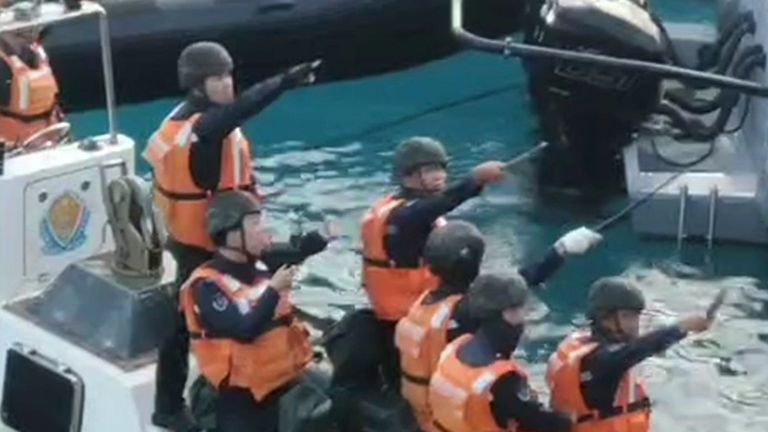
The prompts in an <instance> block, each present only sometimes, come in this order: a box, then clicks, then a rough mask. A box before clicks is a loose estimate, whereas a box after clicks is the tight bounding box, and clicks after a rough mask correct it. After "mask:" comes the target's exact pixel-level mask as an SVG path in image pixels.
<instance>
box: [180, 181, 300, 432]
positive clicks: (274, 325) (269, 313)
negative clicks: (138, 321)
mask: <svg viewBox="0 0 768 432" xmlns="http://www.w3.org/2000/svg"><path fill="white" fill-rule="evenodd" d="M262 218H263V215H262V212H261V207H260V205H259V204H258V202H257V201H256V199H255V198H254V197H253V195H252V194H248V193H245V192H240V191H234V192H224V193H221V194H218V195H216V196H215V198H214V199H213V201H212V203H211V205H210V207H209V209H208V212H207V228H208V232H209V234H210V235H211V237H212V238H213V240H214V244H215V245H216V252H215V255H214V258H213V259H212V260H211V261H209V262H207V263H206V264H204V265H202V266H201V267H199V268H198V269H197V270H195V271H194V272H193V273H192V275H191V276H190V278H189V279H188V280H187V282H186V283H185V284H184V286H183V287H182V291H181V305H182V309H183V311H184V315H185V319H186V324H187V327H188V329H189V332H190V337H191V340H192V351H193V353H194V354H195V357H196V358H197V362H198V366H199V367H200V370H201V373H202V375H203V376H204V377H205V378H206V379H207V380H208V381H209V382H210V383H211V384H212V385H213V386H214V387H216V389H218V392H219V395H218V398H217V401H216V408H215V410H216V420H217V423H218V430H219V431H222V432H227V431H233V432H234V431H254V430H260V431H265V432H269V431H277V426H278V420H279V404H278V402H279V398H280V395H281V394H282V393H283V392H284V391H285V390H287V389H289V388H290V387H291V386H292V384H293V383H295V381H296V380H297V379H298V378H299V377H300V376H301V375H302V374H303V372H304V369H305V367H306V366H307V365H308V364H309V362H310V360H311V358H312V348H311V346H310V344H309V339H308V333H307V331H306V329H305V328H304V327H303V325H302V324H301V323H300V322H298V321H297V320H296V319H295V318H294V317H293V315H292V304H291V301H290V299H289V296H288V294H289V291H290V289H291V286H292V281H293V277H294V274H295V272H296V267H281V268H280V269H279V270H277V271H276V272H275V273H274V275H271V274H270V273H269V271H268V270H266V268H265V269H264V270H259V269H258V265H257V264H258V263H259V256H260V254H261V253H262V252H264V251H266V250H267V249H268V248H269V246H270V244H271V239H270V236H269V234H268V233H267V232H266V230H265V227H264V221H263V219H262Z"/></svg>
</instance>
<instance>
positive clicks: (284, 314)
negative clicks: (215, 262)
mask: <svg viewBox="0 0 768 432" xmlns="http://www.w3.org/2000/svg"><path fill="white" fill-rule="evenodd" d="M200 279H207V280H210V281H212V282H214V283H216V285H218V287H219V288H220V289H221V292H222V293H223V294H224V295H226V296H227V298H228V299H229V301H231V302H233V303H235V304H237V305H238V307H242V308H249V307H252V306H253V305H254V304H256V303H257V302H258V301H259V298H260V296H261V295H262V294H263V293H264V290H265V289H266V288H267V286H268V283H269V280H267V279H262V280H260V281H257V282H255V283H254V284H253V285H244V284H242V283H240V282H239V281H237V279H235V278H233V277H231V276H228V275H226V274H223V273H220V272H219V271H217V270H215V269H212V268H210V267H206V266H203V267H200V268H198V269H197V270H195V271H194V272H193V273H192V275H191V276H190V278H189V279H188V280H187V282H185V283H184V286H183V287H182V290H181V299H180V300H181V308H182V310H183V312H184V316H185V320H186V324H187V329H188V330H189V333H190V338H191V344H192V352H193V353H194V354H195V358H196V359H197V363H198V367H199V368H200V371H201V373H202V375H203V376H204V377H205V378H206V379H207V380H208V381H209V382H210V383H211V384H212V385H213V386H215V387H216V388H220V387H221V385H222V383H225V382H226V384H227V385H228V386H231V387H240V388H246V389H249V390H250V391H251V393H252V394H253V397H254V398H255V399H256V400H257V401H260V400H263V399H264V398H265V397H266V396H267V395H269V394H270V393H271V392H273V391H275V390H277V389H279V388H281V387H283V386H285V385H286V384H288V383H290V382H291V381H293V380H294V379H296V378H298V377H299V376H300V375H301V373H302V371H303V370H304V368H305V366H307V364H309V362H310V360H311V359H312V347H311V346H310V344H309V334H308V332H307V329H306V328H305V327H304V326H303V324H301V323H300V322H299V321H298V320H296V319H295V318H294V317H293V315H292V314H291V308H292V306H291V302H290V299H289V298H288V296H287V295H283V296H281V298H280V303H279V304H278V307H277V309H276V311H275V319H274V321H273V326H272V328H271V329H269V330H267V331H266V332H265V333H263V334H261V335H260V336H258V337H257V338H256V339H254V340H253V341H252V342H250V343H242V342H238V341H235V340H233V339H227V338H223V337H217V336H216V335H215V334H212V333H210V332H207V331H206V329H205V328H204V327H203V326H202V324H201V322H200V319H199V316H198V312H197V308H196V306H195V300H194V293H193V288H192V286H193V284H194V283H195V282H196V281H198V280H200Z"/></svg>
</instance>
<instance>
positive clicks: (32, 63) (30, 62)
mask: <svg viewBox="0 0 768 432" xmlns="http://www.w3.org/2000/svg"><path fill="white" fill-rule="evenodd" d="M0 50H2V51H3V52H4V53H6V54H7V55H15V56H17V57H19V59H21V61H23V62H24V63H25V64H26V65H27V66H29V67H31V68H33V69H34V68H36V67H37V56H36V55H35V52H34V51H32V49H31V48H30V47H24V48H23V49H22V50H21V51H20V52H16V50H14V49H13V47H11V45H9V44H8V42H6V41H4V40H3V39H0Z"/></svg>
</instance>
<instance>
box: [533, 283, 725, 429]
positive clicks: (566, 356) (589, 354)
mask: <svg viewBox="0 0 768 432" xmlns="http://www.w3.org/2000/svg"><path fill="white" fill-rule="evenodd" d="M644 308H645V299H644V297H643V293H642V291H640V289H639V288H638V287H637V285H636V284H635V283H634V282H632V281H631V280H629V279H626V278H621V277H606V278H602V279H599V280H597V281H596V282H595V283H594V284H593V285H592V288H591V290H590V292H589V299H588V304H587V316H588V317H589V319H590V320H591V328H590V329H589V330H586V331H585V330H578V331H576V332H574V333H573V334H571V335H570V336H568V337H567V338H566V339H565V340H564V341H563V342H562V343H561V344H560V346H559V347H558V349H557V351H556V352H555V353H554V354H552V356H551V357H550V360H549V365H548V369H547V384H548V385H549V388H550V394H551V399H550V405H551V406H552V407H554V408H556V409H558V410H562V411H564V412H568V413H570V414H571V415H572V416H573V418H574V419H575V420H576V421H577V425H576V428H575V431H577V432H587V431H589V432H613V431H631V432H647V431H649V430H650V429H651V425H650V414H651V409H650V401H649V399H648V396H647V394H646V392H645V388H644V386H643V384H642V382H640V381H639V380H638V379H637V378H636V377H635V374H633V373H632V368H633V367H634V366H635V365H637V364H638V363H640V362H641V361H643V360H645V359H646V358H648V357H651V356H652V355H655V354H657V353H659V352H662V351H664V350H666V349H667V348H669V347H670V346H672V345H673V344H675V343H677V342H679V341H680V340H682V339H683V338H685V336H686V335H687V334H688V333H690V332H696V333H698V332H702V331H704V330H706V329H707V328H709V325H710V323H711V320H712V317H707V316H705V315H704V314H701V315H693V316H690V317H688V318H685V319H683V320H681V321H680V322H678V323H677V324H676V325H672V326H669V327H665V328H661V329H658V330H655V331H652V332H649V333H646V334H644V335H642V336H641V335H640V332H639V324H640V322H639V320H640V313H641V312H642V310H643V309H644Z"/></svg>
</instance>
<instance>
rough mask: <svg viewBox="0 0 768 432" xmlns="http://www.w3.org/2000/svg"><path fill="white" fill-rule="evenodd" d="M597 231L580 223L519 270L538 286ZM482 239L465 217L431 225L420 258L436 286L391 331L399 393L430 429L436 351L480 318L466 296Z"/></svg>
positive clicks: (580, 251) (588, 245)
mask: <svg viewBox="0 0 768 432" xmlns="http://www.w3.org/2000/svg"><path fill="white" fill-rule="evenodd" d="M601 239H602V237H601V236H600V234H598V233H596V232H594V231H591V230H589V229H587V228H584V227H581V228H577V229H574V230H572V231H569V232H568V233H567V234H565V235H564V236H562V237H561V238H560V239H558V240H557V242H555V244H554V245H553V246H552V248H551V249H550V250H549V252H548V253H547V254H546V255H545V256H544V259H542V260H541V261H539V262H536V263H534V264H532V265H528V266H525V267H522V268H520V269H518V270H517V272H518V273H519V275H520V276H522V278H523V279H524V280H525V282H526V284H527V285H528V286H531V287H538V286H540V285H541V284H542V283H543V282H544V281H546V280H547V279H548V278H549V277H550V276H551V275H553V274H554V273H555V272H556V271H557V270H558V269H559V268H560V267H561V266H562V265H563V264H564V262H565V259H566V258H567V257H568V256H573V255H582V254H584V253H586V252H587V251H588V250H590V249H591V248H592V247H594V246H595V245H596V244H598V243H599V242H600V241H601ZM484 250H485V241H484V240H483V237H482V235H481V234H480V232H479V231H478V230H477V228H476V227H475V226H474V225H472V224H470V223H467V222H463V221H451V222H448V223H447V224H446V225H444V226H441V227H438V228H435V229H434V230H433V231H432V233H431V234H430V235H429V237H428V239H427V244H426V247H425V248H424V262H425V263H426V265H427V267H428V268H429V270H430V271H431V272H432V273H433V274H434V275H435V276H437V277H438V279H439V281H440V282H439V285H438V288H437V289H436V290H434V291H428V292H425V293H424V294H422V296H421V297H420V298H419V299H418V300H417V301H416V302H415V303H414V304H413V305H412V306H411V308H410V310H409V312H408V315H406V316H405V317H404V318H403V319H401V320H400V321H399V322H398V324H397V328H396V331H395V345H396V346H397V348H398V350H399V352H400V365H401V369H402V381H401V392H402V395H403V397H404V398H405V399H406V400H407V401H408V402H409V404H410V406H411V408H412V409H413V412H414V414H415V416H416V419H417V421H418V423H419V425H420V427H421V429H422V430H424V431H431V430H434V428H433V426H432V416H431V409H430V407H429V401H428V389H429V388H428V385H429V378H430V377H431V376H432V373H433V372H434V370H435V366H436V365H437V361H438V358H439V356H440V353H441V352H442V351H443V349H444V348H445V346H446V345H447V344H448V343H449V342H451V341H453V340H454V339H456V338H457V337H459V336H461V335H464V334H467V333H473V332H475V330H477V326H478V323H477V322H476V321H475V320H473V319H471V317H470V314H469V311H468V309H469V307H468V301H467V297H466V296H465V295H464V294H465V293H466V290H467V288H468V287H469V285H470V284H471V283H472V281H473V280H474V279H475V278H476V277H477V275H478V273H479V271H480V264H481V261H482V257H483V252H484Z"/></svg>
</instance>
